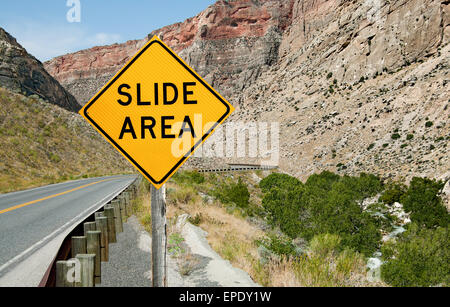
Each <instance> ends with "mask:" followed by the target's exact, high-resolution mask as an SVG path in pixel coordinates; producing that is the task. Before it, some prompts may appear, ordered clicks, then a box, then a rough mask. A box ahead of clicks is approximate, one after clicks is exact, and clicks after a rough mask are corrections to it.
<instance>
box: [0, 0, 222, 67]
mask: <svg viewBox="0 0 450 307" xmlns="http://www.w3.org/2000/svg"><path fill="white" fill-rule="evenodd" d="M214 2H215V0H126V1H124V0H38V1H36V0H33V1H30V0H8V1H2V8H1V10H0V27H2V28H4V29H5V30H6V31H7V32H9V33H10V34H11V35H12V36H14V37H15V38H16V39H17V41H18V42H19V43H20V44H21V45H22V46H23V47H25V49H27V51H28V52H29V53H31V54H32V55H34V56H35V57H36V58H38V59H39V60H40V61H42V62H43V61H46V60H49V59H51V58H53V57H56V56H59V55H63V54H66V53H70V52H75V51H78V50H81V49H86V48H90V47H93V46H99V45H109V44H113V43H121V42H125V41H127V40H131V39H142V38H144V37H145V36H147V34H149V33H150V32H152V31H153V30H156V29H159V28H161V27H163V26H166V25H170V24H173V23H175V22H180V21H184V20H185V19H187V18H189V17H193V16H195V15H197V14H198V13H200V12H201V11H203V10H204V9H206V8H207V7H208V6H209V5H211V4H213V3H214ZM78 4H79V5H78ZM78 8H79V10H78Z"/></svg>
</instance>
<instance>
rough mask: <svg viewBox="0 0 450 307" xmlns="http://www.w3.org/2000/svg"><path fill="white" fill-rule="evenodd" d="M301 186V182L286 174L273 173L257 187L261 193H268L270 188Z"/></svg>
mask: <svg viewBox="0 0 450 307" xmlns="http://www.w3.org/2000/svg"><path fill="white" fill-rule="evenodd" d="M297 185H299V186H300V185H302V183H301V181H300V180H298V179H297V178H295V177H292V176H289V175H287V174H280V173H273V174H270V175H269V176H267V177H266V178H264V179H263V180H261V181H260V182H259V187H260V188H261V190H262V191H263V192H268V191H270V189H272V188H276V187H279V188H282V187H283V186H287V187H289V188H290V187H291V186H297Z"/></svg>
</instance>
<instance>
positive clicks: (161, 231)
mask: <svg viewBox="0 0 450 307" xmlns="http://www.w3.org/2000/svg"><path fill="white" fill-rule="evenodd" d="M150 189H151V205H152V209H151V210H152V273H153V287H167V260H166V248H167V238H166V236H167V229H166V199H165V198H166V195H165V194H166V191H165V186H162V187H161V188H160V189H159V190H157V189H156V188H155V187H154V186H153V185H151V188H150Z"/></svg>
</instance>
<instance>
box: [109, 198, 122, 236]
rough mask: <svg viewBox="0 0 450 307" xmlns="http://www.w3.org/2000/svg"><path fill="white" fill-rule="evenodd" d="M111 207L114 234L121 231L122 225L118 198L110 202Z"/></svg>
mask: <svg viewBox="0 0 450 307" xmlns="http://www.w3.org/2000/svg"><path fill="white" fill-rule="evenodd" d="M111 205H112V207H113V208H114V221H115V222H116V234H117V233H121V232H123V225H122V215H121V214H120V204H119V201H118V200H113V201H112V202H111Z"/></svg>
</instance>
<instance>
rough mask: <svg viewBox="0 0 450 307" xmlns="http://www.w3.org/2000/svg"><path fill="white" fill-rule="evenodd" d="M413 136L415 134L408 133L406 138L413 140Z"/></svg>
mask: <svg viewBox="0 0 450 307" xmlns="http://www.w3.org/2000/svg"><path fill="white" fill-rule="evenodd" d="M413 138H414V134H408V135H407V136H406V139H407V140H408V141H410V140H412V139H413Z"/></svg>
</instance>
